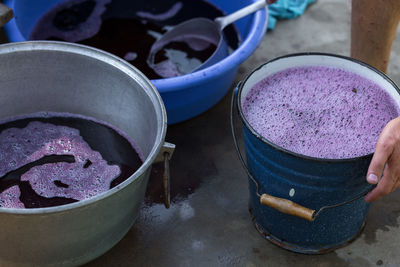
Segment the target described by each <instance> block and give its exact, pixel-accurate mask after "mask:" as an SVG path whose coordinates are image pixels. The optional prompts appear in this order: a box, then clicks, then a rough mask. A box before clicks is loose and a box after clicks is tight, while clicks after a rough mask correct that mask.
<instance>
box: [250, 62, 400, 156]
mask: <svg viewBox="0 0 400 267" xmlns="http://www.w3.org/2000/svg"><path fill="white" fill-rule="evenodd" d="M243 113H244V115H245V118H246V119H247V121H248V122H249V124H250V125H251V126H252V127H253V128H254V130H255V131H256V132H258V133H259V134H260V135H261V136H263V137H264V138H265V139H267V140H269V141H270V142H272V143H274V144H276V145H278V146H281V147H283V148H285V149H287V150H289V151H292V152H296V153H299V154H303V155H306V156H311V157H317V158H328V159H342V158H353V157H359V156H363V155H366V154H369V153H372V152H373V151H374V148H375V144H376V141H377V139H378V137H379V134H380V132H381V131H382V129H383V128H384V126H385V125H386V123H388V122H389V121H390V120H392V119H394V118H396V117H397V116H399V114H400V110H399V107H398V106H397V105H396V103H395V101H394V100H393V99H392V97H391V96H390V95H389V94H388V93H387V92H386V91H385V90H383V89H382V88H380V87H379V86H378V85H377V84H375V83H374V82H372V81H370V80H368V79H366V78H363V77H361V76H359V75H357V74H354V73H351V72H348V71H345V70H341V69H337V68H328V67H298V68H290V69H287V70H284V71H281V72H278V73H275V74H273V75H271V76H269V77H267V78H265V79H263V80H262V81H260V82H259V83H257V84H256V85H255V86H254V87H253V88H251V90H250V91H249V93H248V94H247V96H246V99H245V101H244V103H243Z"/></svg>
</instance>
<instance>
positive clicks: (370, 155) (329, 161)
mask: <svg viewBox="0 0 400 267" xmlns="http://www.w3.org/2000/svg"><path fill="white" fill-rule="evenodd" d="M299 56H321V57H333V58H339V59H344V60H347V61H350V62H352V63H355V64H359V65H361V66H362V67H366V68H368V69H370V70H371V71H374V72H376V73H377V74H378V75H380V76H381V77H382V78H383V79H385V80H386V81H387V82H388V83H390V84H391V85H392V86H393V87H394V88H395V90H396V91H397V93H399V94H400V89H399V88H398V86H397V85H396V83H395V82H394V81H393V80H392V79H390V78H389V77H388V76H387V75H386V74H385V73H383V72H381V71H380V70H378V69H376V68H374V67H372V66H370V65H368V64H366V63H364V62H362V61H360V60H357V59H355V58H351V57H347V56H342V55H337V54H332V53H321V52H305V53H293V54H287V55H284V56H280V57H277V58H274V59H272V60H269V61H267V62H266V63H264V64H261V65H260V66H259V67H257V68H255V69H254V70H253V71H251V72H250V73H249V74H248V75H247V76H246V77H245V79H244V80H243V82H241V83H240V84H239V86H238V92H237V102H236V104H237V108H238V110H239V115H240V116H239V117H240V119H241V121H242V123H243V124H244V125H245V126H246V127H247V129H249V130H250V132H251V133H252V134H253V135H254V136H255V137H256V138H257V139H259V140H260V141H262V142H264V143H265V144H267V145H270V146H271V147H273V148H274V149H276V150H278V151H281V152H283V153H285V154H287V155H289V156H293V157H296V158H301V159H304V160H308V161H312V162H325V163H336V164H337V163H346V162H354V161H360V160H369V159H371V158H372V155H373V153H369V154H366V155H363V156H359V157H354V158H343V159H329V158H317V157H311V156H306V155H303V154H300V153H296V152H293V151H290V150H287V149H285V148H283V147H281V146H278V145H276V144H274V143H273V142H271V141H269V140H268V139H266V138H264V137H262V136H261V135H260V134H259V133H257V131H256V130H255V129H254V128H253V127H252V126H251V125H250V123H249V122H248V121H247V119H246V118H245V116H244V114H243V110H242V103H241V94H242V91H243V86H244V84H245V83H246V82H247V80H248V79H249V78H250V76H252V75H253V73H255V72H256V71H258V70H260V69H261V68H263V67H264V66H266V65H268V64H271V63H273V62H275V61H278V60H280V59H285V58H291V57H299Z"/></svg>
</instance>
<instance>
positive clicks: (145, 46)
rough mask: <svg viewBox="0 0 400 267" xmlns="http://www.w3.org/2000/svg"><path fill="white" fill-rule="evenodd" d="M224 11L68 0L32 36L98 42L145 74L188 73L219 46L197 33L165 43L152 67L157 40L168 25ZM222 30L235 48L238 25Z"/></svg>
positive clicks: (168, 3)
mask: <svg viewBox="0 0 400 267" xmlns="http://www.w3.org/2000/svg"><path fill="white" fill-rule="evenodd" d="M223 15H224V14H223V13H222V12H221V11H220V10H219V9H217V8H216V7H215V6H213V5H211V4H210V3H208V2H207V1H192V0H180V1H179V0H164V1H158V0H148V1H145V2H143V1H116V0H115V1H111V0H66V1H62V2H61V3H59V4H58V5H56V6H55V7H53V8H51V9H50V10H49V11H48V12H47V13H46V14H44V15H43V16H42V17H41V18H40V19H39V21H38V23H37V24H36V25H35V26H34V28H33V30H32V32H31V35H30V36H29V39H30V40H58V41H67V42H76V43H80V44H84V45H88V46H92V47H96V48H99V49H102V50H104V51H107V52H110V53H112V54H114V55H117V56H119V57H121V58H124V59H125V60H127V61H128V62H129V63H131V64H132V65H133V66H135V67H137V68H138V69H139V70H140V71H141V72H143V73H144V74H145V75H146V77H147V78H149V79H160V78H166V77H175V76H179V75H182V74H185V73H187V72H190V71H191V70H192V69H194V68H195V67H197V66H199V65H200V64H201V63H203V62H204V61H205V60H207V59H208V58H209V57H210V56H211V55H212V53H213V52H214V50H215V48H216V46H215V45H214V44H210V42H204V41H199V40H198V38H197V40H195V41H193V40H187V38H186V39H184V40H183V41H182V40H181V41H179V42H174V43H171V44H168V45H167V46H166V47H164V48H163V49H162V50H161V51H160V53H158V55H157V58H158V59H159V60H158V61H157V62H155V66H154V65H153V64H151V63H149V62H148V61H147V58H148V55H149V52H150V48H151V46H152V45H153V43H154V42H155V41H156V39H157V38H159V37H161V36H162V34H164V33H165V31H166V29H168V28H171V27H173V26H174V25H176V24H178V23H181V22H183V21H186V20H188V19H191V18H194V17H206V18H210V19H214V18H216V17H220V16H223ZM224 34H225V35H224V36H225V39H226V40H227V42H228V45H229V46H230V47H231V48H232V50H234V49H235V48H237V47H238V43H239V38H238V33H237V31H236V30H235V28H234V27H233V26H232V25H229V26H227V28H226V29H225V30H224ZM176 55H178V56H176ZM182 55H183V56H182ZM176 58H179V60H176Z"/></svg>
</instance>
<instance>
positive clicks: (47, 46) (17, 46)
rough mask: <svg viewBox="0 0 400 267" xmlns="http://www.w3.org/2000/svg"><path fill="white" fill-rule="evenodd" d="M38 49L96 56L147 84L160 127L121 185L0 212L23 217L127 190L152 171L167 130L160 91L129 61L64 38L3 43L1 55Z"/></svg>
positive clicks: (72, 205)
mask: <svg viewBox="0 0 400 267" xmlns="http://www.w3.org/2000/svg"><path fill="white" fill-rule="evenodd" d="M35 51H52V52H63V53H70V54H73V55H79V56H84V57H87V58H91V59H95V60H98V61H101V62H102V63H104V64H107V65H109V66H110V67H113V68H117V69H119V70H120V71H121V72H123V73H124V74H125V75H127V76H129V78H131V79H133V80H135V81H137V82H138V83H139V84H141V85H145V86H146V87H148V88H149V89H150V90H147V91H146V92H147V93H146V95H147V96H148V97H149V98H150V99H151V100H152V103H153V104H154V106H155V109H156V114H157V124H158V130H157V134H156V137H155V142H154V145H153V147H152V149H151V151H150V152H149V154H148V155H147V157H146V159H145V161H144V162H143V163H142V165H141V166H140V167H139V169H137V170H136V171H135V172H134V173H133V174H132V175H131V176H130V177H128V178H127V179H126V180H125V181H123V182H122V183H120V184H119V185H118V186H115V187H113V188H111V189H109V190H107V191H105V192H103V193H100V194H98V195H95V196H93V197H90V198H87V199H83V200H79V201H77V202H74V203H70V204H65V205H59V206H53V207H44V208H29V209H27V208H23V209H19V208H3V207H0V214H2V213H3V214H7V213H8V214H14V215H21V216H23V215H30V216H31V215H43V214H51V213H59V212H65V211H67V210H72V209H77V208H82V207H86V206H89V205H91V204H95V203H96V202H97V201H99V200H102V199H105V198H108V197H111V196H112V195H114V194H115V193H117V191H121V190H124V189H125V188H126V187H127V186H128V185H130V184H131V183H133V182H135V181H136V180H138V179H139V178H140V177H142V176H143V175H144V174H145V173H146V172H147V171H148V170H149V168H150V167H151V164H152V163H153V162H154V160H155V159H156V157H157V155H158V154H159V152H160V151H161V148H162V146H163V144H164V141H165V136H166V133H167V112H166V109H165V106H164V103H163V101H162V98H161V96H160V94H159V92H158V90H157V89H156V87H155V86H154V85H153V84H152V83H151V82H150V80H149V79H148V78H147V77H146V76H145V75H144V74H143V73H142V72H140V71H139V70H138V69H137V68H136V67H134V66H133V65H131V64H129V63H128V62H126V61H125V60H123V59H121V58H119V57H117V56H115V55H113V54H111V53H109V52H106V51H103V50H100V49H97V48H94V47H90V46H86V45H82V44H75V43H69V42H63V41H25V42H15V43H5V44H0V55H2V54H12V53H17V52H23V53H30V52H35ZM157 110H158V111H157ZM95 119H97V118H95Z"/></svg>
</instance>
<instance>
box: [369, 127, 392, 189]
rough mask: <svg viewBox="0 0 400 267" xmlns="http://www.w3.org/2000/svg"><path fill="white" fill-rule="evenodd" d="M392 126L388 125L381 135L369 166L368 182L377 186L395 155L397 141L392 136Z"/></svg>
mask: <svg viewBox="0 0 400 267" xmlns="http://www.w3.org/2000/svg"><path fill="white" fill-rule="evenodd" d="M391 128H392V127H391V124H390V123H389V124H387V125H386V126H385V128H384V129H383V131H382V133H381V134H380V136H379V138H378V141H377V143H376V147H375V153H374V155H373V157H372V160H371V163H370V164H369V168H368V172H367V182H368V183H370V184H377V183H378V182H379V179H380V178H381V177H382V175H383V170H384V168H385V164H386V162H387V160H388V159H389V157H390V155H391V154H392V153H393V150H394V147H395V139H394V138H393V136H392V134H391Z"/></svg>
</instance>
